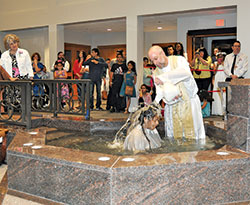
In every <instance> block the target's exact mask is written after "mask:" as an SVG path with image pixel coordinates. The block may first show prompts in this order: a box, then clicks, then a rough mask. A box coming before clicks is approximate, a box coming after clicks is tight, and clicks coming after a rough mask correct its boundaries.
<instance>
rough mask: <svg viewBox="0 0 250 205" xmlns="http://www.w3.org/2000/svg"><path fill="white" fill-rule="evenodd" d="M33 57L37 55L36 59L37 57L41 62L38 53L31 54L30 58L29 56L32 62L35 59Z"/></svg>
mask: <svg viewBox="0 0 250 205" xmlns="http://www.w3.org/2000/svg"><path fill="white" fill-rule="evenodd" d="M35 55H37V57H38V59H37V60H38V61H40V60H41V56H40V54H39V53H37V52H35V53H33V54H32V56H31V60H32V61H33V60H34V58H35Z"/></svg>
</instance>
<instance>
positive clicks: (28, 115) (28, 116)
mask: <svg viewBox="0 0 250 205" xmlns="http://www.w3.org/2000/svg"><path fill="white" fill-rule="evenodd" d="M31 83H32V82H31V81H28V82H27V84H25V85H26V86H25V87H26V95H24V96H22V98H23V97H25V96H26V105H25V110H26V121H27V124H26V127H27V129H30V128H31V96H32V95H31V92H32V90H31V88H32V86H31Z"/></svg>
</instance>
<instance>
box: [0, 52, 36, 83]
mask: <svg viewBox="0 0 250 205" xmlns="http://www.w3.org/2000/svg"><path fill="white" fill-rule="evenodd" d="M16 59H17V65H18V68H19V71H20V75H21V76H25V75H27V74H29V78H30V77H34V74H33V69H32V65H31V59H30V55H29V53H28V51H26V50H25V49H21V48H18V49H17V52H16ZM0 65H1V66H2V67H3V68H4V69H5V70H6V71H7V72H8V74H9V75H10V76H11V77H13V76H12V60H11V57H10V54H9V50H7V51H5V52H4V53H3V54H2V56H1V61H0Z"/></svg>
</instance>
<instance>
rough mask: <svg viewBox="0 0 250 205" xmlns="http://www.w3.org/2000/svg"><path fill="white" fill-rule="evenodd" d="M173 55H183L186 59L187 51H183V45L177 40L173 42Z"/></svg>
mask: <svg viewBox="0 0 250 205" xmlns="http://www.w3.org/2000/svg"><path fill="white" fill-rule="evenodd" d="M174 55H176V56H183V57H185V58H186V59H187V53H185V52H184V47H183V45H182V43H180V42H177V43H176V44H175V53H174Z"/></svg>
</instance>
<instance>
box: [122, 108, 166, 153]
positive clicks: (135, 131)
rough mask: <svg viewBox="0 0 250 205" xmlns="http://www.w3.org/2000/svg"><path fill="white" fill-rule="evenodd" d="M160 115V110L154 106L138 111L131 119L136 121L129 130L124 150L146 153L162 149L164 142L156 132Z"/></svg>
mask: <svg viewBox="0 0 250 205" xmlns="http://www.w3.org/2000/svg"><path fill="white" fill-rule="evenodd" d="M136 115H137V116H136ZM160 115H161V114H160V109H159V108H158V107H156V106H154V105H149V106H146V107H144V108H141V109H139V110H138V111H136V112H135V116H131V119H135V120H134V121H133V122H131V125H130V127H129V129H128V130H127V136H126V139H125V142H124V149H125V150H130V151H144V150H148V149H149V150H150V149H155V148H158V147H160V146H161V142H162V140H161V138H160V136H159V133H158V131H157V130H156V127H157V125H158V124H159V121H158V120H159V117H160ZM138 116H139V117H138Z"/></svg>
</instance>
